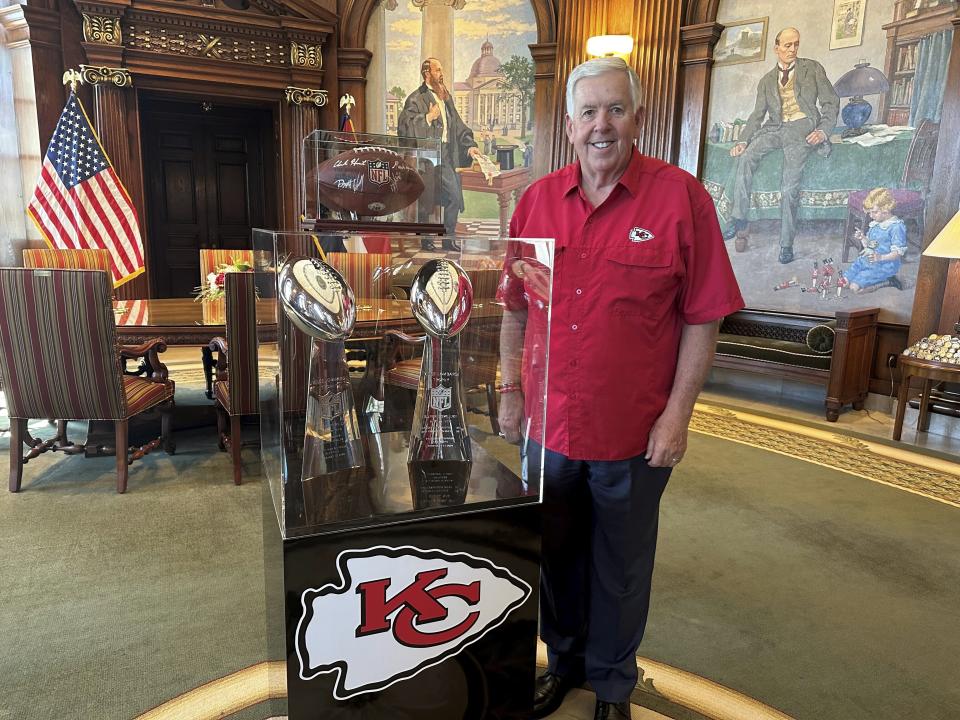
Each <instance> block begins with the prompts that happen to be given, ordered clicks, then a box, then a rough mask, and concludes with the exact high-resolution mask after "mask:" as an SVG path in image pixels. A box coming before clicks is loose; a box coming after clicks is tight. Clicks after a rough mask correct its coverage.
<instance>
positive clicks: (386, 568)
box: [296, 546, 531, 700]
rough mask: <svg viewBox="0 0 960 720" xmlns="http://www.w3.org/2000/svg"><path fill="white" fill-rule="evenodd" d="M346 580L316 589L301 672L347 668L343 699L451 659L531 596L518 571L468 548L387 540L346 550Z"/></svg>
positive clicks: (300, 642) (300, 632) (309, 594)
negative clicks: (437, 547) (423, 547)
mask: <svg viewBox="0 0 960 720" xmlns="http://www.w3.org/2000/svg"><path fill="white" fill-rule="evenodd" d="M337 570H338V572H339V573H340V582H339V583H338V584H330V585H325V586H323V587H322V588H319V589H313V588H311V589H307V590H305V591H304V592H303V595H302V596H301V604H302V607H303V613H302V615H301V617H300V621H299V623H298V624H297V638H296V650H297V657H298V658H299V660H300V677H301V678H303V679H304V680H310V679H312V678H315V677H316V676H317V675H320V674H321V673H329V672H335V673H337V678H336V683H335V684H334V690H333V696H334V697H335V698H336V699H337V700H346V699H347V698H351V697H355V696H357V695H362V694H364V693H368V692H373V691H376V690H382V689H383V688H386V687H389V686H390V685H393V684H394V683H396V682H399V681H401V680H405V679H407V678H411V677H413V676H414V675H416V674H417V673H419V672H421V671H422V670H424V669H426V668H428V667H431V666H433V665H437V664H439V663H441V662H443V661H444V660H445V659H446V658H448V657H451V656H452V655H456V654H457V653H459V652H460V651H461V650H462V649H463V648H464V647H466V646H467V645H469V644H470V643H473V642H476V641H477V640H479V639H480V638H481V637H483V636H484V635H485V634H486V633H487V632H489V631H490V630H492V629H493V628H495V627H497V626H498V625H500V624H501V623H503V621H504V620H506V619H507V617H508V616H509V615H510V613H512V612H513V611H514V610H516V609H517V608H518V607H520V606H521V605H522V604H523V603H524V602H525V601H526V599H527V598H528V597H530V593H531V589H530V586H529V585H528V584H527V583H525V582H524V581H523V580H521V579H520V578H518V577H517V576H516V575H514V574H513V573H511V572H510V571H509V570H507V569H506V568H503V567H499V566H498V565H494V564H493V563H492V562H490V561H489V560H486V559H484V558H479V557H475V556H473V555H468V554H466V553H446V552H443V551H442V550H421V549H420V548H415V547H410V546H406V547H396V548H394V547H386V546H378V547H371V548H366V549H363V550H345V551H343V552H342V553H340V555H338V556H337Z"/></svg>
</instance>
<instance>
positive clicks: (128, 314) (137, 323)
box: [113, 298, 276, 398]
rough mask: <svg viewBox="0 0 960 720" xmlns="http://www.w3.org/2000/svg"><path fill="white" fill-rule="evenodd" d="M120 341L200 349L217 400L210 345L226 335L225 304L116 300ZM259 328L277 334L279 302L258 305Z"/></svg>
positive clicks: (210, 391) (210, 394) (209, 390)
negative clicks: (157, 340) (159, 341)
mask: <svg viewBox="0 0 960 720" xmlns="http://www.w3.org/2000/svg"><path fill="white" fill-rule="evenodd" d="M113 312H114V315H115V317H116V323H117V337H118V339H119V341H120V343H122V344H123V345H140V344H141V343H145V342H147V341H148V340H152V339H153V338H163V340H164V342H166V343H167V345H199V346H200V353H201V356H202V359H203V376H204V379H205V381H206V385H207V397H208V398H212V397H213V366H214V362H213V353H212V352H211V351H210V347H209V344H210V341H211V340H213V339H214V338H215V337H223V336H224V335H225V334H226V317H225V310H224V305H223V301H222V300H221V301H212V302H196V301H194V300H193V299H191V298H156V299H153V300H114V301H113ZM257 324H258V325H266V326H268V328H270V327H272V332H273V333H274V334H276V302H275V301H274V300H258V301H257Z"/></svg>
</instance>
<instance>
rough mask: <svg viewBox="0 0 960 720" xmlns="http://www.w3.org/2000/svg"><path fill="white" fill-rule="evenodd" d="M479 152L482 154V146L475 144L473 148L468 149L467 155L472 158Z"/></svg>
mask: <svg viewBox="0 0 960 720" xmlns="http://www.w3.org/2000/svg"><path fill="white" fill-rule="evenodd" d="M479 154H480V148H478V147H477V146H476V145H474V146H473V147H472V148H470V149H469V150H467V155H469V156H470V157H472V158H475V157H476V156H477V155H479Z"/></svg>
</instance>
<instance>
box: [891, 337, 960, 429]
mask: <svg viewBox="0 0 960 720" xmlns="http://www.w3.org/2000/svg"><path fill="white" fill-rule="evenodd" d="M897 363H898V364H899V366H900V375H901V377H900V393H899V394H898V396H897V417H896V420H895V421H894V423H893V439H894V440H899V439H900V435H901V433H902V431H903V416H904V413H905V412H906V410H907V400H908V399H909V397H910V379H911V378H915V377H916V378H921V379H922V380H923V391H922V393H921V395H920V417H919V418H918V419H917V431H918V432H926V431H927V430H928V429H929V428H930V390H931V389H932V388H933V384H934V383H935V382H953V383H956V382H960V365H953V364H950V363H940V362H934V361H933V360H920V359H918V358H912V357H905V356H903V355H901V356H900V357H899V358H898V359H897Z"/></svg>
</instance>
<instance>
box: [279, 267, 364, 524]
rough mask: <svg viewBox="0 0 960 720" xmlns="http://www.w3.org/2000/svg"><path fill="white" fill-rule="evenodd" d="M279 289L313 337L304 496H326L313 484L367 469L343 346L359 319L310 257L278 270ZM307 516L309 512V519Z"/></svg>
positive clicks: (339, 283)
mask: <svg viewBox="0 0 960 720" xmlns="http://www.w3.org/2000/svg"><path fill="white" fill-rule="evenodd" d="M277 284H278V293H279V296H280V301H281V304H282V305H283V311H284V313H285V314H286V316H287V317H288V318H289V319H290V322H292V323H293V324H294V325H295V326H296V327H297V328H299V329H300V330H302V331H303V332H305V333H307V334H308V335H311V336H312V337H313V338H314V339H313V344H312V347H311V351H310V377H309V381H308V385H307V414H306V430H305V437H304V443H303V474H302V479H303V481H304V493H305V495H314V496H316V497H323V496H329V495H330V493H329V492H328V491H327V490H325V489H323V488H319V487H316V484H317V483H328V482H344V481H346V480H348V479H349V477H350V475H351V473H353V472H354V471H355V470H356V469H357V468H361V467H363V466H364V465H365V464H366V463H365V461H364V453H363V443H362V440H361V438H360V429H359V425H358V422H357V412H356V408H355V407H354V401H353V390H352V389H351V387H350V377H349V374H348V370H347V360H346V353H345V347H344V341H345V340H346V339H347V338H348V337H350V333H352V332H353V327H354V323H355V322H356V317H357V312H356V304H355V301H354V295H353V290H352V289H351V288H350V286H349V285H348V284H347V282H346V280H344V279H343V276H341V275H340V273H338V272H337V271H336V270H335V269H334V268H332V267H330V266H329V265H328V264H327V263H325V262H323V261H322V260H319V259H317V258H308V257H291V258H289V259H288V260H287V261H286V262H285V263H284V264H283V265H282V266H281V267H280V270H279V273H278V277H277ZM307 481H310V483H309V484H308V483H307ZM307 504H308V505H309V503H307ZM311 514H312V513H311V511H310V508H307V515H308V517H309V516H310V515H311Z"/></svg>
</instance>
